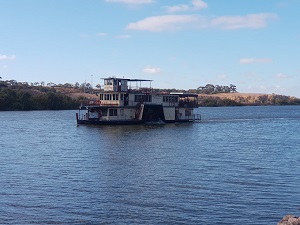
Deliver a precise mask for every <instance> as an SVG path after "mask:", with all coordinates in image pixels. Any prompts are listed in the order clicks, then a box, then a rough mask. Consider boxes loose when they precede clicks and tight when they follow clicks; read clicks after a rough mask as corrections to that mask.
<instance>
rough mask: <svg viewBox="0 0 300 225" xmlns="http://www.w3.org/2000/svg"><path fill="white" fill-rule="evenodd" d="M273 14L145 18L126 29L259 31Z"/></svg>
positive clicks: (157, 30)
mask: <svg viewBox="0 0 300 225" xmlns="http://www.w3.org/2000/svg"><path fill="white" fill-rule="evenodd" d="M275 18H277V16H276V15H275V14H251V15H246V16H221V17H214V18H209V17H204V16H199V15H187V14H186V15H162V16H153V17H147V18H145V19H143V20H140V21H137V22H133V23H129V24H128V25H127V27H126V28H127V29H130V30H147V31H152V32H161V31H170V30H172V31H173V30H180V29H184V28H188V27H193V28H198V29H205V28H216V29H221V30H234V29H242V28H248V29H259V28H263V27H265V26H267V24H268V22H269V20H272V19H275Z"/></svg>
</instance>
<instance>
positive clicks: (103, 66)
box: [0, 0, 300, 97]
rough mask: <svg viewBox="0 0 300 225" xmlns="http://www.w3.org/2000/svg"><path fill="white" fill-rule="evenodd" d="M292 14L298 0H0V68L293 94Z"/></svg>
mask: <svg viewBox="0 0 300 225" xmlns="http://www.w3.org/2000/svg"><path fill="white" fill-rule="evenodd" d="M299 12H300V1H299V0H243V1H241V0H169V1H168V0H88V1H84V0H57V1H54V0H0V76H1V77H2V79H3V80H10V79H14V80H17V81H20V82H21V81H27V82H41V81H44V82H45V83H48V82H53V83H56V84H58V83H62V84H64V83H73V84H74V83H75V82H79V83H83V82H85V81H86V82H92V81H93V85H94V86H95V85H96V84H98V83H99V84H102V81H101V80H100V78H101V77H108V76H117V77H123V76H124V77H126V78H142V79H153V80H154V82H152V87H156V88H178V89H192V88H197V87H199V86H204V85H206V84H208V83H211V84H215V85H216V84H218V85H229V84H235V85H236V86H237V90H238V92H242V93H253V92H254V93H276V94H284V95H292V96H296V97H300V16H299Z"/></svg>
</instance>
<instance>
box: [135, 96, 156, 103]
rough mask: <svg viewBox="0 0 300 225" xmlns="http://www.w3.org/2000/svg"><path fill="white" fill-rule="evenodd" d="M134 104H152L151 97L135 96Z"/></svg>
mask: <svg viewBox="0 0 300 225" xmlns="http://www.w3.org/2000/svg"><path fill="white" fill-rule="evenodd" d="M134 101H135V102H152V95H135V96H134Z"/></svg>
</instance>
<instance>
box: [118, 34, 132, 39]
mask: <svg viewBox="0 0 300 225" xmlns="http://www.w3.org/2000/svg"><path fill="white" fill-rule="evenodd" d="M116 38H120V39H126V38H130V35H128V34H121V35H118V36H116Z"/></svg>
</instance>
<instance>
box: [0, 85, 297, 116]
mask: <svg viewBox="0 0 300 225" xmlns="http://www.w3.org/2000/svg"><path fill="white" fill-rule="evenodd" d="M99 90H100V85H96V88H94V89H93V88H92V86H91V85H90V84H88V83H84V84H81V85H80V84H79V83H78V82H77V83H76V84H75V85H72V84H69V83H67V84H64V85H62V84H59V85H55V84H53V83H48V84H47V85H45V84H44V83H43V82H41V83H37V82H36V83H31V84H29V83H27V82H22V83H20V82H16V81H14V80H10V81H2V80H0V111H25V110H71V109H78V107H79V106H80V105H81V104H87V103H88V102H90V101H96V100H98V96H97V92H99ZM154 91H155V92H165V93H166V92H189V93H195V94H198V96H199V97H198V103H199V106H200V107H220V106H266V105H300V99H299V98H296V97H291V96H285V95H277V94H255V93H238V92H237V91H236V86H235V85H232V84H231V85H230V86H218V85H216V86H214V85H206V86H205V87H199V88H197V89H190V90H188V91H185V90H176V89H154Z"/></svg>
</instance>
